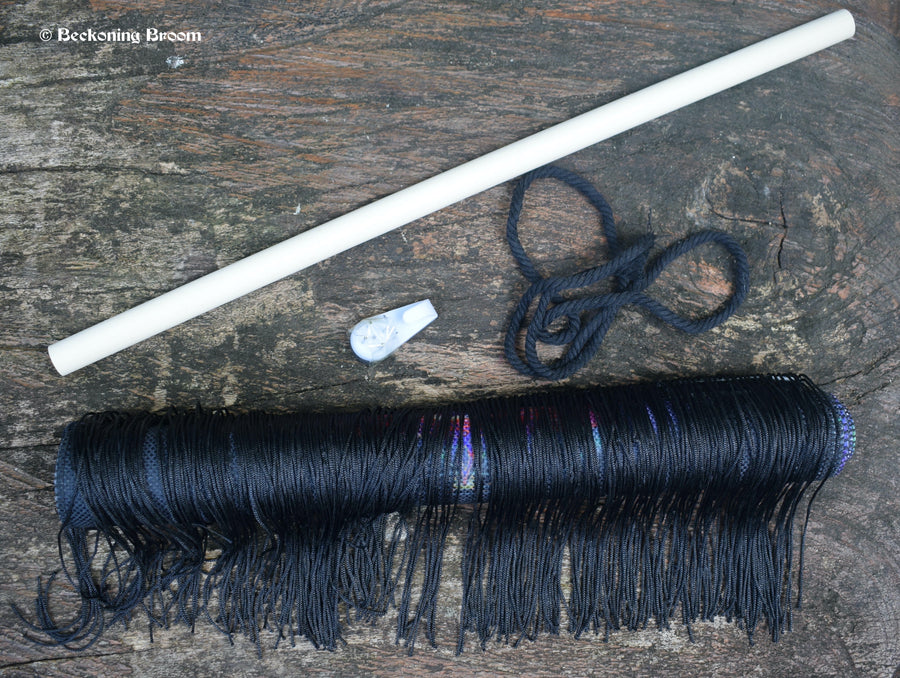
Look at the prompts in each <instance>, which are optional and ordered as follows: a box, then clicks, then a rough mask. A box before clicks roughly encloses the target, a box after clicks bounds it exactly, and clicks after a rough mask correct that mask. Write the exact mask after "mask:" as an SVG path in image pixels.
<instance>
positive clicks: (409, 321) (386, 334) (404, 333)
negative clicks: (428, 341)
mask: <svg viewBox="0 0 900 678" xmlns="http://www.w3.org/2000/svg"><path fill="white" fill-rule="evenodd" d="M435 318H437V311H435V310H434V306H432V305H431V301H429V300H428V299H423V300H422V301H417V302H415V303H414V304H409V305H407V306H401V307H400V308H395V309H394V310H393V311H387V312H386V313H382V314H380V315H373V316H372V317H370V318H365V319H364V320H361V321H359V322H358V323H357V324H356V325H355V326H354V327H353V329H352V330H350V347H351V348H352V349H353V352H354V353H355V354H356V355H357V357H359V359H360V360H364V361H365V362H367V363H374V362H378V361H379V360H384V359H385V358H387V357H388V356H389V355H390V354H391V353H393V352H394V351H396V350H397V349H398V348H399V347H400V346H402V345H403V344H405V343H406V342H407V341H409V340H410V339H412V338H413V337H414V336H415V335H416V334H418V333H419V332H421V331H422V330H423V329H425V328H426V327H427V326H428V325H429V324H431V322H432V321H434V319H435Z"/></svg>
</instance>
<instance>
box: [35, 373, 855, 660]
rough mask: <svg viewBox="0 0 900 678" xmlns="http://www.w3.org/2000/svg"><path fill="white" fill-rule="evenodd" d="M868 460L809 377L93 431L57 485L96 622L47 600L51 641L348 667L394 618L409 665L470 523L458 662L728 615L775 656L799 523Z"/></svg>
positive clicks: (66, 456) (117, 417)
mask: <svg viewBox="0 0 900 678" xmlns="http://www.w3.org/2000/svg"><path fill="white" fill-rule="evenodd" d="M854 445H855V431H854V427H853V422H852V420H851V418H850V415H849V413H848V412H847V410H846V409H845V408H844V407H843V406H842V405H841V404H840V403H839V402H838V401H837V400H836V399H835V398H833V397H832V396H830V395H828V394H826V393H824V392H823V391H821V390H820V389H818V388H817V387H816V386H814V385H813V384H812V383H811V382H810V381H809V380H808V379H806V378H805V377H801V376H793V375H779V376H753V377H738V378H704V379H687V380H675V381H667V382H660V383H654V384H641V385H629V386H621V387H613V388H603V389H595V390H577V391H573V390H568V391H563V390H558V391H554V392H549V393H543V394H537V395H528V396H522V397H512V398H497V399H486V400H480V401H474V402H468V403H462V404H456V405H451V406H445V407H425V408H418V409H414V408H409V409H397V410H372V411H366V412H359V413H331V414H322V413H310V414H293V415H275V414H259V413H251V414H240V415H239V414H233V413H227V412H218V411H217V412H203V411H190V412H174V411H173V412H166V413H163V414H124V413H105V414H92V415H89V416H87V417H85V418H83V419H82V420H80V421H78V422H76V423H73V424H71V425H70V426H69V427H68V428H67V429H66V431H65V434H64V436H63V439H62V443H61V445H60V449H59V458H58V463H57V470H56V504H57V510H58V512H59V516H60V520H61V522H62V539H61V543H63V544H67V546H68V548H67V549H65V551H66V553H65V557H64V567H65V569H64V572H65V576H66V577H67V578H68V581H69V582H70V583H71V584H72V585H73V586H74V587H75V589H76V591H77V592H78V593H79V594H80V596H81V601H82V604H81V609H80V611H79V612H78V613H77V614H76V615H75V617H74V619H73V620H72V621H69V622H67V623H60V622H58V621H56V620H55V618H54V616H53V615H51V613H50V611H49V610H50V605H49V600H48V596H49V592H50V584H49V583H48V584H47V585H46V586H44V585H41V586H40V587H39V588H40V590H39V595H38V600H37V619H36V621H35V622H34V623H33V627H34V628H35V629H38V630H40V631H42V632H44V633H45V634H46V636H45V638H47V639H48V640H49V642H53V643H59V644H64V645H67V646H69V647H73V648H83V647H85V646H87V645H89V644H90V643H92V642H93V641H94V640H96V638H97V637H98V636H99V635H100V634H101V633H102V632H103V630H104V628H106V626H108V625H109V624H110V623H114V622H116V621H127V620H128V619H129V618H131V617H132V615H133V613H134V612H136V611H141V610H142V611H143V612H145V613H146V615H147V617H148V619H149V621H150V625H151V629H152V628H153V626H157V625H158V626H168V625H169V624H171V623H173V622H183V623H185V624H187V625H189V626H191V627H193V625H194V624H195V623H197V622H198V621H200V620H201V619H207V620H208V621H209V622H211V623H212V624H214V625H216V626H217V627H219V628H220V629H221V630H222V631H224V632H225V633H227V634H229V635H235V634H245V635H247V636H249V637H250V638H251V639H252V640H253V642H255V643H256V644H257V646H259V644H260V639H261V631H262V630H263V629H269V630H272V631H273V632H274V636H275V638H276V639H277V640H276V642H277V641H280V640H281V639H288V640H290V641H291V642H293V641H294V640H295V639H297V638H301V637H302V638H306V639H308V640H309V641H311V642H312V643H314V644H315V645H316V646H317V647H324V648H328V649H333V648H335V647H336V646H337V644H338V643H339V642H340V641H341V635H342V628H343V625H344V624H346V623H347V621H348V620H349V619H351V618H352V617H353V616H355V617H356V618H361V619H364V620H372V619H375V618H377V617H380V616H382V615H384V614H385V613H386V612H387V611H388V610H390V609H391V608H392V607H396V609H397V616H398V626H397V640H398V642H401V643H403V644H405V645H406V646H407V647H408V648H409V649H410V651H411V650H412V648H413V645H414V643H415V642H416V639H417V637H419V636H420V635H421V634H424V636H425V638H426V639H427V640H428V641H429V642H431V643H432V644H433V643H434V642H435V638H436V611H437V595H438V588H439V583H440V579H441V575H442V563H443V551H444V544H445V541H446V538H447V535H448V533H449V531H450V529H451V526H452V525H453V524H454V519H455V517H456V516H457V514H458V513H459V512H460V508H459V507H460V506H463V505H470V506H472V507H473V508H472V509H467V510H466V512H465V516H467V527H466V535H465V541H464V547H463V552H462V563H461V576H462V582H461V583H462V604H461V610H460V617H459V628H458V650H462V648H463V643H464V641H465V640H466V638H467V637H470V636H474V637H475V638H477V640H478V642H480V643H481V644H482V645H484V644H485V643H487V642H488V641H490V640H497V641H501V642H510V643H516V642H518V641H520V640H522V639H525V638H533V637H534V636H536V635H537V634H539V633H541V632H549V633H558V632H560V631H561V630H568V631H569V632H571V633H572V634H574V635H575V636H580V635H582V634H583V633H585V632H598V633H601V634H603V635H604V636H606V635H607V634H609V632H610V631H612V630H615V629H620V628H623V627H624V628H628V629H639V628H643V627H645V626H647V625H649V624H652V623H655V624H658V625H660V626H663V627H665V626H667V625H668V624H669V622H670V620H673V619H676V620H681V621H682V622H683V623H684V624H686V625H687V627H688V629H689V630H690V628H691V626H690V625H691V623H692V622H694V621H696V620H706V619H712V618H714V617H718V616H724V617H726V618H728V619H733V620H736V621H738V623H740V624H742V626H743V627H744V628H745V629H746V631H747V633H748V634H749V635H750V638H751V640H752V638H753V634H754V631H755V630H756V629H757V627H758V626H759V624H761V623H763V622H765V624H766V625H767V626H768V629H769V632H770V634H771V637H772V638H773V639H776V640H777V638H778V637H779V635H780V634H781V633H782V632H783V631H785V630H787V629H789V627H790V619H791V616H790V614H791V613H790V609H791V603H792V600H793V597H794V595H795V591H796V592H797V595H798V597H799V589H800V586H799V583H798V582H795V581H794V572H795V571H796V570H797V569H801V568H800V567H796V566H795V565H794V562H795V558H796V557H797V552H799V553H800V554H801V555H802V543H798V544H795V541H794V538H795V529H794V519H795V516H796V514H797V511H798V510H801V503H802V502H803V497H804V495H805V493H806V491H807V490H808V489H810V488H811V487H813V488H817V487H818V486H819V485H820V484H821V483H822V482H823V481H824V480H826V479H827V478H829V477H831V476H834V475H836V474H837V473H839V472H840V470H841V469H842V468H843V466H844V464H845V463H846V461H847V460H848V459H849V458H850V456H851V455H852V453H853V449H854ZM812 496H814V494H813V495H812ZM809 501H811V500H809ZM807 511H808V508H807ZM807 515H808V512H807ZM804 529H805V528H804ZM801 562H802V561H801Z"/></svg>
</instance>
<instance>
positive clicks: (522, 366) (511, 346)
mask: <svg viewBox="0 0 900 678" xmlns="http://www.w3.org/2000/svg"><path fill="white" fill-rule="evenodd" d="M544 178H553V179H558V180H559V181H562V182H563V183H565V184H567V185H568V186H570V187H572V188H574V189H576V190H577V191H579V192H580V193H581V194H582V195H584V197H585V198H587V199H588V200H589V201H590V203H591V204H592V205H593V206H594V208H595V209H596V210H597V212H598V213H599V214H600V220H601V226H602V229H603V235H604V237H605V239H606V246H607V250H608V251H609V256H610V259H609V261H608V262H607V263H605V264H602V265H600V266H595V267H593V268H589V269H587V270H584V271H581V272H580V273H576V274H574V275H566V276H547V277H544V276H542V275H541V274H540V273H538V271H537V269H536V268H535V266H534V264H533V263H532V261H531V259H530V257H529V256H528V254H527V253H526V252H525V249H524V248H523V247H522V244H521V242H520V241H519V232H518V224H519V217H520V216H521V213H522V207H523V204H524V199H525V192H526V191H527V190H528V188H529V186H531V184H532V182H534V180H535V179H544ZM506 238H507V241H508V242H509V247H510V250H511V251H512V255H513V257H514V258H515V259H516V262H517V263H518V265H519V269H520V270H521V271H522V275H524V276H525V278H526V279H528V281H529V282H530V283H531V285H530V287H529V288H528V289H527V290H526V291H525V294H523V295H522V298H521V299H520V300H519V304H518V306H516V310H515V312H514V313H513V315H512V318H511V319H510V322H509V327H508V330H507V333H506V341H505V344H504V350H505V353H506V359H507V360H508V361H509V362H510V363H511V364H512V365H513V367H515V368H516V369H517V370H519V372H522V373H523V374H526V375H529V376H532V377H542V378H544V379H564V378H566V377H568V376H570V375H571V374H573V373H574V372H576V371H578V370H579V369H581V368H582V367H584V366H585V365H586V364H587V362H588V361H589V360H590V359H591V358H592V357H593V356H594V354H595V353H596V352H597V351H598V350H599V348H600V344H601V343H602V342H603V339H604V337H605V336H606V333H607V331H608V330H609V328H610V326H611V325H612V323H613V320H614V319H615V317H616V314H617V313H618V312H619V309H621V308H622V307H623V306H627V305H629V304H631V305H635V306H642V307H643V308H646V309H647V310H648V311H650V313H652V314H653V315H655V316H656V317H657V318H659V319H660V320H662V321H663V322H666V323H668V324H670V325H672V326H673V327H676V328H678V329H680V330H683V331H684V332H687V333H689V334H699V333H700V332H705V331H707V330H710V329H712V328H713V327H716V326H717V325H719V324H720V323H722V322H724V321H725V320H727V319H728V318H729V317H730V316H731V315H732V314H733V313H734V312H735V311H736V310H737V309H738V307H739V306H740V305H741V303H742V302H743V301H744V299H745V298H746V297H747V293H748V291H749V288H750V265H749V263H748V262H747V256H746V255H745V254H744V251H743V250H742V249H741V246H740V245H739V244H738V243H737V241H736V240H735V239H734V238H732V237H731V236H730V235H729V234H727V233H725V232H723V231H717V230H714V229H708V230H704V231H698V232H697V233H693V234H691V235H688V236H687V237H685V238H683V239H681V240H679V241H678V242H675V243H673V244H671V245H669V246H668V247H666V248H665V249H663V250H662V252H660V253H659V254H658V255H657V256H656V257H655V258H653V259H652V260H651V259H650V252H651V250H652V249H653V246H654V243H655V238H654V236H653V235H652V234H648V235H645V236H643V237H641V238H640V239H639V240H638V241H637V242H636V243H635V244H633V245H630V246H628V247H623V246H622V245H621V244H620V243H619V237H618V233H617V231H616V223H615V219H614V217H613V213H612V209H611V208H610V206H609V203H608V202H607V201H606V199H605V198H604V197H603V196H602V195H601V194H600V193H599V191H597V189H596V188H594V186H592V185H591V184H590V182H588V181H587V180H585V179H584V178H582V177H580V176H579V175H577V174H575V173H573V172H570V171H568V170H566V169H563V168H561V167H557V166H555V165H547V166H545V167H541V168H539V169H536V170H534V171H533V172H529V173H528V174H526V175H524V176H523V177H522V178H521V179H520V180H519V182H518V184H517V185H516V187H515V190H514V191H513V195H512V201H511V203H510V208H509V217H508V219H507V222H506ZM707 243H714V244H717V245H720V246H721V247H723V248H724V249H725V250H726V251H727V252H728V253H729V254H730V255H731V259H732V275H733V278H734V291H733V292H732V294H731V296H730V297H729V298H728V299H727V300H726V301H725V303H724V304H722V306H721V307H720V308H719V309H718V310H716V311H715V312H714V313H712V314H710V315H707V316H705V317H702V318H697V319H694V318H689V317H685V316H682V315H679V314H678V313H676V312H675V311H673V310H672V309H671V308H669V307H667V306H665V305H664V304H662V303H660V302H658V301H656V300H655V299H653V298H652V297H651V296H649V295H648V294H646V293H645V290H646V289H647V288H648V287H649V286H650V285H652V284H653V282H654V281H655V280H656V279H657V278H658V277H659V275H660V274H661V273H662V272H663V270H664V269H665V268H666V267H667V266H668V265H669V264H671V263H672V262H673V261H674V260H675V259H677V258H678V257H680V256H682V255H683V254H687V253H688V252H690V251H691V250H693V249H695V248H697V247H700V246H701V245H705V244H707ZM607 279H609V280H610V281H611V282H612V284H613V289H612V291H610V292H607V293H603V294H594V293H587V294H583V295H582V296H573V294H574V295H577V293H578V292H579V291H580V290H581V291H584V290H588V289H589V288H590V287H591V286H592V285H595V284H597V283H599V282H601V281H604V280H607ZM532 306H534V310H533V314H532V316H531V319H530V320H528V319H527V318H528V312H529V310H530V309H531V308H532ZM560 319H563V320H564V322H563V324H562V326H561V327H558V328H556V329H554V323H556V324H557V325H558V324H559V323H557V321H559V320H560ZM523 330H524V331H525V343H524V360H523V359H522V358H521V357H520V356H519V353H518V351H517V348H516V340H517V338H518V336H519V334H520V333H521V332H522V331H523ZM538 342H541V343H544V344H549V345H553V346H565V345H568V348H567V349H566V352H565V354H564V355H563V356H562V357H561V358H559V359H558V360H556V361H554V362H553V363H550V364H548V363H545V362H543V361H542V360H541V359H540V357H539V356H538V348H537V347H538Z"/></svg>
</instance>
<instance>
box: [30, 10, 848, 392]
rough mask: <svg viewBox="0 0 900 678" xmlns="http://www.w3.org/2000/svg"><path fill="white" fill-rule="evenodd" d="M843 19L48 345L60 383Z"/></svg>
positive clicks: (746, 69) (844, 34)
mask: <svg viewBox="0 0 900 678" xmlns="http://www.w3.org/2000/svg"><path fill="white" fill-rule="evenodd" d="M854 30H855V26H854V21H853V17H852V16H851V14H850V12H848V11H847V10H840V11H837V12H833V13H831V14H828V15H826V16H824V17H822V18H820V19H816V20H814V21H810V22H808V23H806V24H803V25H801V26H798V27H797V28H793V29H791V30H788V31H785V32H784V33H780V34H778V35H776V36H773V37H771V38H767V39H765V40H762V41H760V42H758V43H756V44H753V45H750V46H749V47H745V48H743V49H740V50H738V51H736V52H733V53H731V54H728V55H726V56H723V57H720V58H718V59H715V60H714V61H711V62H709V63H707V64H704V65H702V66H698V67H696V68H693V69H691V70H689V71H686V72H684V73H681V74H679V75H676V76H674V77H671V78H669V79H667V80H664V81H662V82H659V83H657V84H655V85H651V86H649V87H646V88H644V89H642V90H640V91H638V92H635V93H634V94H629V95H627V96H625V97H623V98H621V99H618V100H616V101H613V102H611V103H608V104H606V105H604V106H601V107H599V108H596V109H594V110H592V111H589V112H587V113H583V114H582V115H579V116H577V117H575V118H572V119H571V120H567V121H565V122H562V123H559V124H557V125H555V126H553V127H550V128H548V129H546V130H544V131H542V132H538V133H537V134H533V135H531V136H529V137H526V138H525V139H522V140H520V141H516V142H513V143H511V144H509V145H508V146H504V147H503V148H500V149H498V150H495V151H492V152H490V153H488V154H486V155H483V156H481V157H479V158H476V159H475V160H471V161H469V162H466V163H464V164H462V165H460V166H458V167H455V168H453V169H451V170H447V171H446V172H443V173H441V174H438V175H436V176H433V177H431V178H430V179H426V180H424V181H422V182H420V183H418V184H415V185H413V186H410V187H409V188H405V189H403V190H401V191H398V192H397V193H394V194H392V195H389V196H387V197H385V198H381V199H379V200H376V201H375V202H372V203H370V204H368V205H365V206H364V207H361V208H359V209H357V210H354V211H352V212H349V213H348V214H345V215H343V216H341V217H338V218H337V219H333V220H332V221H329V222H326V223H325V224H322V225H321V226H318V227H316V228H313V229H310V230H308V231H305V232H303V233H300V234H299V235H296V236H294V237H292V238H289V239H287V240H285V241H283V242H281V243H278V244H276V245H273V246H271V247H269V248H267V249H265V250H262V251H261V252H258V253H256V254H253V255H251V256H249V257H246V258H245V259H241V260H240V261H237V262H235V263H233V264H230V265H228V266H225V267H223V268H221V269H219V270H217V271H214V272H212V273H210V274H208V275H206V276H204V277H202V278H198V279H197V280H193V281H191V282H189V283H186V284H185V285H182V286H181V287H178V288H176V289H174V290H172V291H171V292H167V293H165V294H163V295H161V296H159V297H157V298H155V299H151V300H150V301H147V302H145V303H143V304H141V305H139V306H135V307H134V308H132V309H129V310H127V311H124V312H123V313H120V314H118V315H116V316H113V317H112V318H109V319H108V320H104V321H103V322H101V323H98V324H97V325H94V326H93V327H89V328H87V329H85V330H82V331H81V332H78V333H77V334H73V335H72V336H70V337H67V338H66V339H62V340H61V341H58V342H56V343H54V344H52V345H50V347H49V349H48V351H49V354H50V359H51V361H52V362H53V365H54V367H55V368H56V369H57V371H58V372H59V373H60V374H63V375H64V374H69V373H70V372H74V371H75V370H77V369H80V368H82V367H84V366H86V365H90V364H91V363H94V362H96V361H97V360H100V359H101V358H105V357H107V356H109V355H112V354H113V353H116V352H118V351H121V350H122V349H124V348H127V347H129V346H132V345H134V344H136V343H138V342H139V341H143V340H144V339H148V338H149V337H152V336H154V335H155V334H158V333H160V332H163V331H165V330H167V329H169V328H172V327H175V326H176V325H178V324H180V323H183V322H185V321H186V320H189V319H191V318H194V317H196V316H198V315H200V314H202V313H205V312H207V311H209V310H211V309H213V308H216V307H217V306H220V305H222V304H224V303H227V302H229V301H232V300H234V299H237V298H238V297H241V296H243V295H245V294H247V293H249V292H252V291H254V290H257V289H259V288H260V287H263V286H265V285H268V284H270V283H273V282H275V281H276V280H280V279H281V278H284V277H286V276H288V275H291V274H293V273H296V272H298V271H301V270H303V269H304V268H307V267H308V266H312V265H313V264H316V263H318V262H320V261H323V260H325V259H328V258H329V257H331V256H334V255H335V254H338V253H340V252H343V251H345V250H347V249H350V248H351V247H355V246H356V245H359V244H362V243H364V242H366V241H368V240H371V239H372V238H376V237H378V236H379V235H382V234H384V233H387V232H388V231H391V230H393V229H395V228H398V227H400V226H403V225H404V224H408V223H410V222H411V221H414V220H416V219H419V218H421V217H424V216H426V215H428V214H431V213H432V212H436V211H438V210H440V209H443V208H444V207H447V206H448V205H452V204H453V203H456V202H458V201H460V200H463V199H465V198H468V197H470V196H473V195H475V194H477V193H480V192H482V191H485V190H487V189H489V188H492V187H493V186H496V185H497V184H501V183H503V182H505V181H509V180H510V179H513V178H515V177H517V176H519V175H521V174H524V173H526V172H529V171H531V170H533V169H536V168H538V167H541V166H542V165H545V164H547V163H549V162H553V161H554V160H558V159H559V158H562V157H565V156H567V155H570V154H572V153H574V152H576V151H579V150H581V149H583V148H586V147H587V146H590V145H592V144H595V143H597V142H599V141H603V140H604V139H608V138H610V137H612V136H614V135H616V134H619V133H621V132H624V131H626V130H629V129H632V128H633V127H637V126H638V125H641V124H643V123H645V122H648V121H650V120H653V119H655V118H658V117H660V116H661V115H664V114H666V113H669V112H671V111H675V110H677V109H679V108H683V107H684V106H687V105H688V104H691V103H693V102H695V101H699V100H700V99H704V98H706V97H708V96H710V95H712V94H715V93H717V92H721V91H723V90H725V89H728V88H730V87H734V86H735V85H738V84H740V83H742V82H745V81H747V80H749V79H751V78H754V77H756V76H759V75H762V74H763V73H767V72H769V71H771V70H774V69H776V68H779V67H780V66H784V65H785V64H789V63H791V62H793V61H796V60H798V59H801V58H803V57H805V56H808V55H810V54H813V53H814V52H817V51H819V50H822V49H825V48H827V47H830V46H831V45H834V44H836V43H838V42H840V41H842V40H845V39H847V38H849V37H851V36H852V35H853V33H854Z"/></svg>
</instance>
